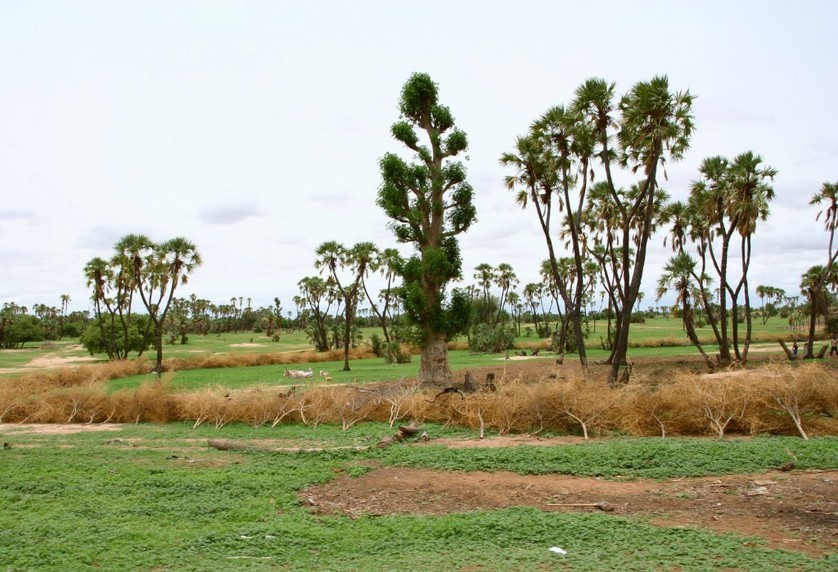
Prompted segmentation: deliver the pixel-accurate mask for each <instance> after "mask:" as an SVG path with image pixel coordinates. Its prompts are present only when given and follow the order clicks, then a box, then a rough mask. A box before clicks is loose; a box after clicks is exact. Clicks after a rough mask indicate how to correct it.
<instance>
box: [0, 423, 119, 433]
mask: <svg viewBox="0 0 838 572" xmlns="http://www.w3.org/2000/svg"><path fill="white" fill-rule="evenodd" d="M95 431H122V425H119V424H117V423H108V424H102V423H99V424H96V425H74V424H67V423H54V424H53V423H28V424H27V423H24V424H20V423H15V424H11V423H0V434H9V435H10V434H24V433H34V434H36V435H70V434H73V433H89V432H95Z"/></svg>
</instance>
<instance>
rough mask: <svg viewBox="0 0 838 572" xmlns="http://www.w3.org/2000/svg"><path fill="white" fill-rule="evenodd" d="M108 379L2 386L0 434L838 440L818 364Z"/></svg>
mask: <svg viewBox="0 0 838 572" xmlns="http://www.w3.org/2000/svg"><path fill="white" fill-rule="evenodd" d="M106 380H107V376H105V375H103V374H101V373H96V369H95V368H87V369H85V368H75V369H73V370H72V371H63V370H57V371H56V372H53V373H51V374H50V375H49V376H41V377H38V378H37V379H35V378H31V377H27V376H21V377H19V378H14V379H6V380H2V382H0V422H5V423H23V422H29V423H108V422H111V423H137V422H159V423H164V422H170V421H190V422H191V423H193V425H194V426H196V427H197V426H199V425H202V424H207V423H208V424H212V425H213V426H214V427H222V426H224V425H226V424H228V423H233V422H239V423H247V424H249V425H252V426H263V425H270V426H273V427H275V426H276V425H278V424H280V423H302V424H305V425H309V426H312V427H314V426H317V425H318V424H320V423H332V424H340V426H341V427H342V428H343V429H344V430H348V429H350V428H351V427H352V426H354V425H355V424H357V423H359V422H364V421H377V422H385V423H388V424H389V426H390V427H393V426H395V425H396V424H397V423H399V422H402V421H403V420H414V421H415V422H416V423H420V424H421V423H423V422H434V423H440V424H443V425H452V426H461V427H470V428H473V429H475V430H476V431H480V434H481V436H482V435H483V433H484V432H485V431H487V430H490V431H495V432H498V433H501V434H503V433H538V432H547V431H549V432H554V433H564V434H567V433H574V434H581V435H583V436H585V437H586V438H587V437H588V436H590V435H600V434H603V433H606V432H619V433H622V434H629V435H637V436H653V435H657V436H661V437H666V436H671V435H714V436H716V437H719V438H722V437H724V436H725V435H728V434H746V435H749V434H750V435H753V434H760V433H771V434H784V435H800V436H801V437H803V438H807V437H808V436H810V435H823V434H836V433H838V421H836V416H838V378H836V376H835V375H834V371H830V370H829V369H828V368H827V367H826V366H824V365H822V364H819V363H794V364H789V363H788V362H783V363H773V364H768V365H767V366H763V367H760V368H757V369H753V370H735V371H723V372H717V373H714V374H695V373H685V372H676V373H673V374H672V375H671V376H661V375H656V377H655V379H644V378H643V376H642V374H640V373H636V374H635V375H634V376H633V378H632V381H631V382H630V383H628V384H626V385H623V386H618V387H616V388H611V387H609V386H608V385H607V384H605V383H604V382H601V381H596V380H590V379H585V378H584V377H582V376H581V374H580V375H579V376H578V377H574V376H572V375H563V376H560V377H558V378H557V377H556V376H555V375H553V376H548V377H542V378H538V379H523V378H521V377H506V376H501V377H499V378H498V379H494V378H493V379H491V380H487V381H486V383H475V381H474V380H473V379H471V378H470V377H467V383H466V382H464V383H463V384H461V385H459V386H458V387H455V388H452V390H450V391H445V392H440V391H439V390H432V389H423V388H421V387H420V386H419V385H418V384H417V383H416V381H415V380H405V379H402V380H399V381H397V382H392V383H382V384H375V385H372V384H371V385H362V386H349V385H343V386H329V387H324V386H317V385H309V386H305V385H301V386H298V387H296V388H290V389H289V388H287V387H283V388H276V387H269V386H265V387H257V388H249V389H243V390H236V391H231V390H228V389H225V388H221V387H206V388H203V389H200V390H197V391H177V390H173V389H171V388H170V387H169V385H168V384H167V382H166V379H165V376H164V379H163V382H162V383H157V382H154V381H149V382H148V383H146V384H144V385H142V386H141V387H139V388H138V389H136V390H121V391H116V392H114V393H108V392H107V390H106Z"/></svg>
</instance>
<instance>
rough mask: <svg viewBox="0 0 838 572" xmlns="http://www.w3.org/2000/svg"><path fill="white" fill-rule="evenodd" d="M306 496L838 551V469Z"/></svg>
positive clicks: (355, 482) (368, 507)
mask: <svg viewBox="0 0 838 572" xmlns="http://www.w3.org/2000/svg"><path fill="white" fill-rule="evenodd" d="M300 500H301V502H302V503H303V504H304V505H308V506H310V507H311V510H312V511H313V512H315V513H317V514H333V513H343V514H347V515H349V516H358V515H361V514H368V515H375V516H378V515H389V514H447V513H452V512H467V511H473V510H483V509H496V508H504V507H512V506H533V507H536V508H539V509H541V510H545V511H562V512H574V511H600V510H602V509H600V508H597V507H596V506H579V505H594V504H595V503H599V502H601V501H606V503H608V504H607V505H605V506H606V508H613V511H609V514H618V515H640V516H645V517H648V518H650V519H651V521H652V522H653V523H655V524H657V525H660V526H669V527H679V526H689V527H697V528H705V529H709V530H712V531H714V532H735V533H738V534H741V535H743V536H751V537H760V538H764V539H765V540H766V541H767V542H768V543H769V545H770V546H772V547H773V548H784V549H791V550H797V551H802V552H805V553H808V554H811V555H814V556H822V555H825V554H827V553H830V552H832V551H834V550H835V548H836V547H838V471H812V472H792V473H773V474H763V475H746V476H743V475H734V476H725V477H705V478H691V479H675V480H668V481H651V480H637V481H629V482H618V481H606V480H602V479H596V478H579V477H572V476H567V475H537V476H524V475H518V474H515V473H507V472H498V473H483V472H476V473H443V472H438V471H431V470H422V469H406V468H384V469H377V470H373V471H371V472H369V473H366V474H364V475H362V476H361V477H358V478H351V477H348V476H342V477H339V478H337V479H335V480H334V481H332V482H330V483H327V484H325V485H317V486H313V487H309V488H308V489H305V490H304V491H302V492H301V493H300Z"/></svg>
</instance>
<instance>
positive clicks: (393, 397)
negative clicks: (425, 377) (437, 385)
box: [376, 378, 422, 428]
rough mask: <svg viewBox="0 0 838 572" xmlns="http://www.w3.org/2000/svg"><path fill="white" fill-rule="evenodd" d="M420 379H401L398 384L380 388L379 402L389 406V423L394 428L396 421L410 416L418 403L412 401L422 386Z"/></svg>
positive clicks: (378, 392)
mask: <svg viewBox="0 0 838 572" xmlns="http://www.w3.org/2000/svg"><path fill="white" fill-rule="evenodd" d="M421 385H422V384H421V382H420V381H419V380H418V379H409V380H405V378H401V379H400V380H399V381H398V382H396V383H392V384H384V385H382V386H379V388H378V391H377V396H376V397H377V400H378V401H379V402H383V403H386V404H387V406H388V407H387V413H388V415H387V423H388V424H389V425H390V427H391V428H392V427H393V425H395V424H396V421H398V420H399V419H402V418H404V417H407V416H409V415H410V414H411V413H412V412H413V410H414V408H415V406H416V401H415V400H413V399H411V398H412V397H413V396H414V395H415V394H416V392H417V391H418V390H419V387H420V386H421Z"/></svg>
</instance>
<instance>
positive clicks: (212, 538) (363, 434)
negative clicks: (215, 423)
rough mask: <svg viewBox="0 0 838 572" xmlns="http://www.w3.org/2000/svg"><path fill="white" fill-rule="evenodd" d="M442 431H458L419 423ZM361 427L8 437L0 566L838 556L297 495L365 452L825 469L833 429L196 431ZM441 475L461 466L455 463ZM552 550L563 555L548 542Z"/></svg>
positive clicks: (567, 518) (542, 565)
mask: <svg viewBox="0 0 838 572" xmlns="http://www.w3.org/2000/svg"><path fill="white" fill-rule="evenodd" d="M430 429H431V432H432V433H433V434H434V435H435V436H457V435H460V436H462V435H464V434H465V433H464V432H463V431H462V430H450V429H443V428H441V427H430ZM391 431H392V430H390V429H389V428H388V427H387V426H386V425H382V424H363V425H359V426H356V427H354V428H353V429H352V430H351V431H341V430H340V429H339V428H336V427H330V426H325V425H321V426H319V427H317V428H311V427H301V426H295V425H289V426H279V427H277V428H276V429H266V428H261V429H255V428H251V427H247V426H241V425H234V426H228V427H225V428H223V429H221V430H214V429H209V428H206V427H199V428H197V429H192V428H191V426H190V425H189V424H182V423H178V424H169V425H138V426H121V427H120V428H119V429H118V430H117V431H109V432H89V433H78V434H63V435H40V434H34V433H27V432H24V431H22V430H20V429H19V430H14V426H12V427H11V428H10V429H7V430H6V431H5V432H4V434H3V437H2V438H3V440H4V441H6V442H8V443H9V446H10V448H9V449H4V450H0V458H2V461H0V482H2V483H3V486H2V487H0V507H2V510H0V569H1V570H4V571H7V570H8V571H19V570H20V571H24V570H25V571H28V570H39V571H61V572H65V571H71V572H72V571H77V570H78V571H84V570H142V571H148V570H178V571H203V570H275V569H279V570H323V571H344V570H346V571H349V570H353V571H354V570H376V571H378V570H382V571H389V570H416V571H423V570H434V571H439V570H481V571H501V570H512V571H517V570H554V569H562V570H578V571H587V570H590V571H598V570H612V569H613V570H650V571H651V570H681V571H685V572H688V571H700V570H742V571H746V570H748V571H750V570H778V571H779V570H783V571H785V570H797V571H820V570H824V571H826V570H835V569H836V566H838V560H837V559H836V556H835V555H831V556H827V557H825V558H813V557H809V556H806V555H804V554H801V553H795V552H788V551H784V550H775V549H771V548H769V547H767V546H766V545H765V543H764V542H763V541H761V540H759V539H753V538H744V537H740V536H736V535H733V534H714V533H711V532H708V531H704V530H700V529H693V528H666V527H658V526H654V525H652V524H651V523H650V522H648V521H646V520H644V519H642V518H634V517H630V516H618V515H613V514H611V515H608V514H602V513H599V514H592V513H555V512H542V511H539V510H536V509H532V508H524V507H519V508H510V509H504V510H491V511H477V512H468V513H452V514H447V515H443V516H380V517H371V516H365V517H360V518H356V519H351V518H347V517H344V516H322V515H321V516H318V515H315V514H312V513H310V512H309V511H308V510H307V509H306V508H305V507H303V506H301V504H300V503H299V502H298V499H297V492H298V491H299V490H301V489H303V488H305V487H306V486H308V485H310V484H315V483H324V482H326V481H329V480H330V479H333V478H335V476H336V475H341V474H348V475H360V474H362V473H364V472H366V471H368V470H370V469H371V468H372V467H373V466H397V465H409V466H415V467H424V468H432V469H441V470H445V471H467V470H468V471H472V470H489V471H496V470H511V471H515V472H520V473H549V472H553V473H568V474H576V475H589V476H593V475H597V476H605V477H606V478H608V477H609V476H612V477H613V476H615V475H621V478H637V477H652V478H667V477H680V476H695V475H717V474H727V473H743V474H747V473H753V472H757V471H760V470H763V469H764V468H765V467H769V466H775V465H776V464H777V463H778V462H781V461H782V460H784V459H787V458H788V451H789V450H792V451H793V452H794V454H795V455H796V457H797V459H798V463H799V468H801V469H833V470H834V469H836V468H838V456H836V455H835V451H836V446H838V441H836V439H835V438H819V439H812V440H811V441H808V442H805V441H802V440H800V439H794V438H776V437H774V438H759V439H752V440H731V441H721V442H720V441H709V440H702V439H666V440H661V439H615V440H610V441H604V442H598V443H589V444H582V445H574V446H555V447H553V446H551V447H515V448H510V449H496V450H485V449H462V450H456V451H452V450H449V449H446V448H443V447H433V446H431V447H422V448H411V446H410V445H399V446H394V447H390V448H387V449H374V448H373V449H370V450H367V451H360V452H356V451H347V450H337V451H327V452H320V453H266V452H254V451H246V450H237V451H216V450H212V449H208V448H207V446H206V439H207V438H215V437H222V438H229V439H236V440H242V441H244V442H252V443H258V442H259V441H260V440H261V439H265V438H269V439H271V440H272V443H277V442H281V443H282V442H287V443H297V444H301V443H303V444H315V445H317V446H322V447H332V446H334V447H338V446H345V445H363V444H372V443H374V442H375V441H376V440H377V439H378V438H379V437H381V436H382V435H384V434H387V433H389V432H391ZM444 478H454V479H456V478H457V476H456V473H447V476H445V477H444ZM551 546H561V547H563V548H564V549H565V550H567V552H568V555H567V556H562V557H560V556H557V555H555V554H553V553H551V552H550V551H549V550H548V549H549V548H550V547H551Z"/></svg>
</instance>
